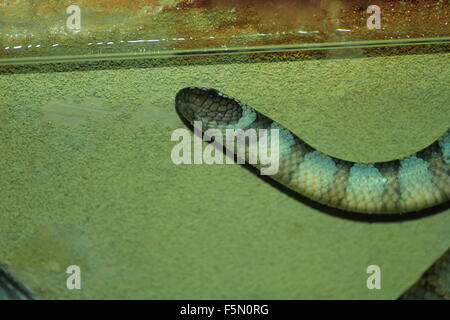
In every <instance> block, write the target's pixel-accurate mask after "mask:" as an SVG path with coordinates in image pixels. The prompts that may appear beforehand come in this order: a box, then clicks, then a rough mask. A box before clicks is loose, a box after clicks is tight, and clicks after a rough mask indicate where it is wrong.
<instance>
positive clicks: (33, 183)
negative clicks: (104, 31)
mask: <svg viewBox="0 0 450 320" xmlns="http://www.w3.org/2000/svg"><path fill="white" fill-rule="evenodd" d="M448 58H449V55H448V54H436V55H409V56H391V57H378V58H358V59H343V58H336V59H327V60H308V61H289V62H288V61H286V62H276V63H250V64H245V63H231V64H228V63H217V64H210V65H193V66H189V65H184V66H167V65H166V66H156V65H154V64H152V63H148V62H147V63H146V62H142V61H141V62H138V61H134V62H131V63H128V64H124V65H120V64H118V63H115V64H107V63H103V64H99V65H95V64H94V65H91V66H90V67H89V68H88V67H82V66H78V67H73V68H72V69H71V71H67V66H63V65H58V66H35V67H27V69H20V68H19V69H16V70H14V73H12V74H10V73H6V72H5V73H2V74H0V138H1V141H2V143H0V154H1V155H2V157H1V158H0V170H1V171H2V179H1V183H0V212H1V215H2V218H1V223H0V243H1V244H2V245H1V246H0V257H1V260H0V263H2V264H6V265H7V266H8V268H9V270H10V271H11V272H12V273H13V274H15V275H16V276H17V277H18V278H19V279H20V280H22V281H23V282H24V283H26V284H27V285H28V286H30V287H31V288H32V289H33V290H34V291H35V292H36V294H37V295H38V296H40V297H41V298H48V299H53V298H61V299H68V298H69V299H70V298H97V299H103V298H155V299H156V298H157V299H167V298H175V299H197V298H204V299H205V298H209V299H215V298H217V299H220V298H229V299H231V298H233V299H234V298H242V299H279V298H286V299H305V298H308V299H324V298H335V299H344V298H348V299H357V298H358V299H393V298H397V297H398V296H399V295H400V294H401V293H402V292H403V291H404V290H406V289H407V288H408V287H409V286H410V285H412V283H413V282H414V281H415V280H416V279H418V278H419V276H420V275H421V273H422V272H423V271H424V270H426V269H427V267H428V266H429V265H431V264H432V263H433V261H434V260H435V259H437V258H438V257H439V256H440V255H441V254H442V253H443V252H444V251H445V250H446V249H447V248H448V247H449V244H450V233H449V232H448V230H449V225H450V215H449V213H450V210H449V209H446V211H445V208H444V209H443V208H442V207H441V208H440V212H439V211H437V212H436V214H431V215H426V216H424V217H422V218H421V219H410V220H406V221H402V222H373V223H368V222H364V221H357V220H352V219H346V218H343V217H341V216H339V214H338V213H335V212H333V211H327V212H325V211H323V210H321V209H320V208H316V207H311V206H310V205H309V203H308V202H306V203H305V202H301V201H299V200H297V199H294V198H292V197H289V196H288V195H287V194H285V193H283V192H281V191H280V190H279V189H277V188H274V187H273V186H271V185H269V184H267V183H265V182H264V181H262V180H261V179H260V178H259V177H257V176H256V175H254V174H253V173H251V172H250V171H248V170H246V169H245V168H242V167H241V166H238V165H221V166H220V165H211V166H208V165H179V166H176V165H174V164H173V163H172V161H171V158H170V154H171V150H172V148H173V146H174V145H175V142H172V141H171V140H170V136H171V133H172V132H173V130H175V129H177V128H183V127H184V125H183V124H182V122H181V121H180V119H179V118H178V116H177V114H176V113H175V110H174V96H175V93H176V92H177V91H178V90H179V89H180V88H183V87H185V86H207V87H215V88H218V89H221V90H223V91H224V92H226V93H227V94H229V95H231V96H234V97H236V98H239V99H240V100H242V101H243V102H246V103H248V104H249V105H250V106H252V107H254V108H257V109H258V110H260V111H262V112H265V113H266V114H268V115H269V116H271V117H272V118H273V119H275V120H277V121H279V122H280V123H282V124H284V125H286V126H287V127H289V128H290V129H291V130H293V131H294V132H296V133H297V134H299V135H300V136H301V137H302V138H304V139H305V140H306V141H307V142H309V143H310V144H311V145H312V146H314V147H316V148H318V149H319V150H321V151H323V152H326V153H329V154H331V155H335V156H338V157H341V158H345V159H350V160H360V161H376V160H379V159H382V160H386V159H392V158H398V157H401V156H404V155H406V154H408V153H411V152H414V151H417V150H419V149H421V148H423V147H424V146H426V145H427V144H429V143H431V142H432V141H434V140H435V139H436V138H437V137H439V135H440V134H442V133H443V132H444V131H445V130H446V129H447V128H448V126H449V123H448V119H449V116H450V115H449V110H448V103H447V104H445V102H448V100H449V99H448V98H449V97H448V86H446V83H448V80H449V77H450V75H449V71H448V68H447V69H445V68H443V66H444V64H445V63H446V62H448ZM58 68H59V72H57V71H58ZM441 209H442V210H441ZM72 264H76V265H79V266H80V267H81V270H82V289H81V290H73V291H71V290H68V289H67V288H66V277H67V274H66V273H65V270H66V268H67V266H69V265H72ZM373 264H375V265H378V266H380V267H381V270H382V290H368V289H367V287H366V279H367V277H368V274H367V273H366V268H367V267H368V266H369V265H373Z"/></svg>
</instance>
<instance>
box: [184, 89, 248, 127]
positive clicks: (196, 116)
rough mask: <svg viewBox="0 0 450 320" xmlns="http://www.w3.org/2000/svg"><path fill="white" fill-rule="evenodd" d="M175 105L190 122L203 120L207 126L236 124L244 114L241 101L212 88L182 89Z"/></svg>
mask: <svg viewBox="0 0 450 320" xmlns="http://www.w3.org/2000/svg"><path fill="white" fill-rule="evenodd" d="M175 107H176V109H177V111H178V113H179V114H180V115H181V116H182V117H183V118H185V119H186V120H187V121H188V122H189V123H190V124H193V123H194V121H202V122H203V124H204V125H205V127H215V126H217V125H232V124H235V123H237V122H238V121H239V119H240V118H241V117H242V114H243V106H242V104H241V103H240V102H239V101H237V100H235V99H233V98H230V97H228V96H227V95H224V94H223V93H221V92H219V91H217V90H216V89H211V88H198V87H188V88H184V89H181V90H180V91H179V92H178V93H177V95H176V97H175Z"/></svg>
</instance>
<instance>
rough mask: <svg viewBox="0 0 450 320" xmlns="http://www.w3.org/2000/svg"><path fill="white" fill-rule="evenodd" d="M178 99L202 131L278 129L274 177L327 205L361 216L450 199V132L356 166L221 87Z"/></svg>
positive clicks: (180, 107)
mask: <svg viewBox="0 0 450 320" xmlns="http://www.w3.org/2000/svg"><path fill="white" fill-rule="evenodd" d="M175 100H176V101H175V103H176V109H177V111H178V113H179V114H180V115H181V116H182V117H183V118H184V119H185V120H186V121H188V122H189V123H191V124H193V123H194V121H201V122H202V129H203V131H206V130H208V129H219V130H225V129H233V128H236V129H243V130H246V129H270V128H277V129H279V130H280V134H279V150H281V151H282V152H280V153H279V169H278V171H277V173H276V174H274V175H271V178H272V179H274V180H276V181H278V182H279V183H281V184H283V185H285V186H287V187H288V188H290V189H292V190H294V191H296V192H298V193H300V194H301V195H303V196H306V197H308V198H310V199H312V200H314V201H317V202H320V203H322V204H325V205H327V206H330V207H335V208H338V209H342V210H346V211H352V212H360V213H378V214H382V213H405V212H411V211H419V210H422V209H425V208H429V207H432V206H435V205H438V204H441V203H443V202H446V201H448V200H449V198H450V129H449V130H447V132H446V133H445V134H444V135H443V136H442V137H441V138H439V139H438V140H436V141H435V142H434V143H432V144H431V145H430V146H428V147H426V148H425V149H423V150H421V151H418V152H417V153H415V154H413V155H411V156H409V157H406V158H403V159H399V160H394V161H389V162H378V163H355V162H351V161H345V160H340V159H336V158H333V157H331V156H328V155H326V154H324V153H322V152H320V151H318V150H315V149H314V148H313V147H311V146H309V145H308V144H306V143H305V142H304V141H302V140H301V139H300V138H299V137H297V136H296V135H295V134H293V133H292V132H291V131H289V130H288V129H286V128H284V127H283V126H281V125H280V124H278V123H276V122H274V121H273V120H271V119H270V118H268V117H266V116H265V115H263V114H261V113H259V112H257V111H256V110H254V109H252V108H250V107H249V106H247V105H245V104H243V103H241V102H239V101H238V100H236V99H233V98H231V97H228V96H227V95H225V94H223V93H221V92H219V91H218V90H216V89H211V88H198V87H189V88H184V89H181V90H180V91H179V92H178V93H177V95H176V98H175ZM225 143H226V142H225ZM225 143H224V145H225ZM246 160H247V159H246ZM254 165H255V166H256V167H259V164H258V163H256V164H254Z"/></svg>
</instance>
